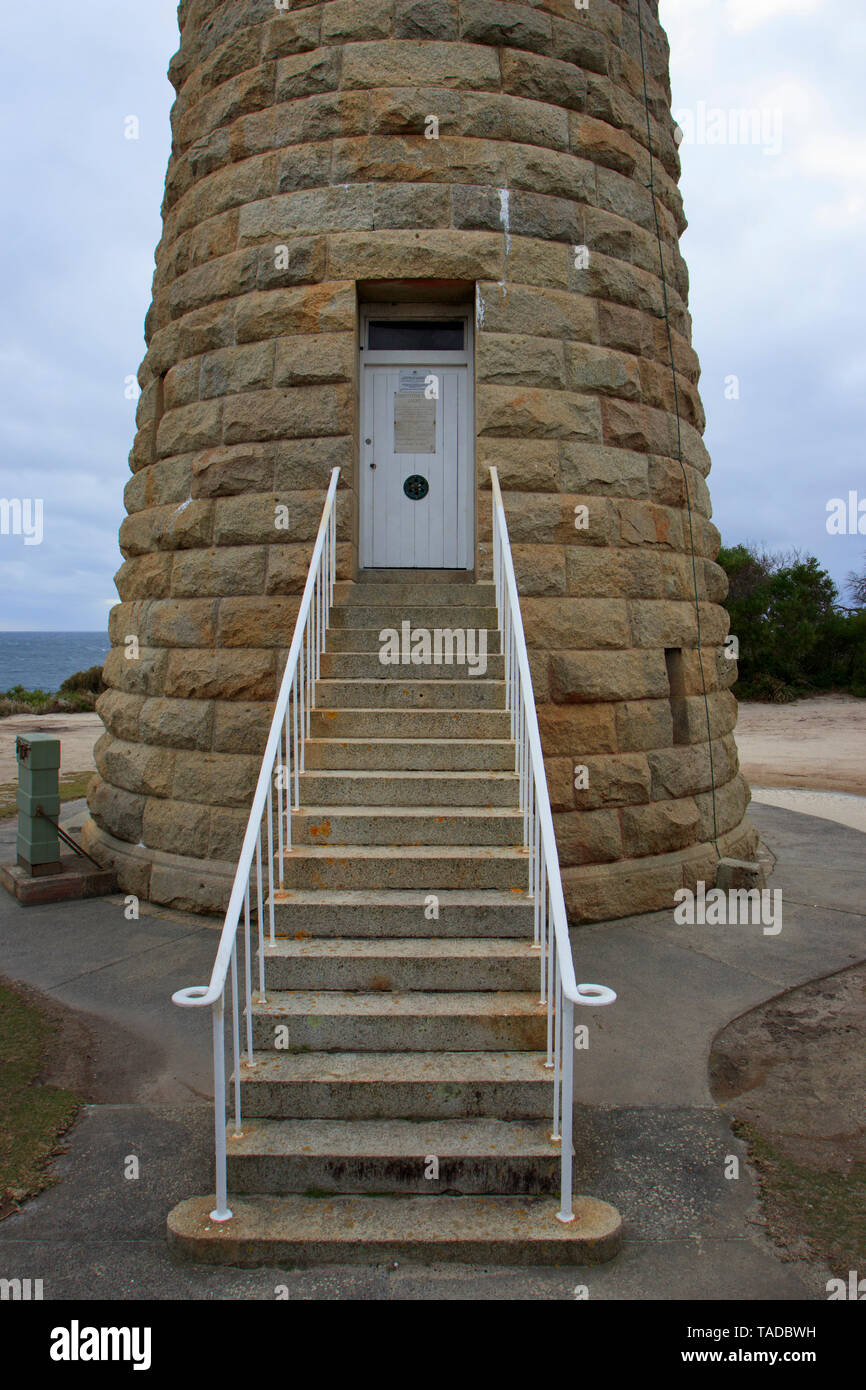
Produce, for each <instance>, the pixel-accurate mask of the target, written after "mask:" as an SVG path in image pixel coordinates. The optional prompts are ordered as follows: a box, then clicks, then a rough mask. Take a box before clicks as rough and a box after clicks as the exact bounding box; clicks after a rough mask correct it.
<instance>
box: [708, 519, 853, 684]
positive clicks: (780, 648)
mask: <svg viewBox="0 0 866 1390" xmlns="http://www.w3.org/2000/svg"><path fill="white" fill-rule="evenodd" d="M719 564H720V565H721V566H722V568H723V569H724V570H725V572H726V574H727V575H728V581H729V592H728V597H727V600H726V607H727V609H728V612H729V613H730V615H731V632H732V633H734V634H735V635H736V636H737V637H738V638H739V643H740V659H739V679H738V682H737V686H736V693H737V695H739V696H740V697H741V698H745V699H750V698H751V699H759V700H767V699H771V700H790V699H796V697H797V696H798V695H805V694H807V693H808V692H809V691H810V690H816V689H823V690H827V689H849V690H852V691H853V693H855V694H866V612H864V613H862V614H861V613H859V612H858V613H854V614H846V613H844V612H842V611H840V610H839V607H838V590H837V588H836V585H835V584H834V583H833V580H832V579H831V578H830V575H829V574H828V573H827V571H826V570H824V569H822V568H821V566H820V565H819V563H818V561H817V560H816V558H815V557H814V556H813V555H809V556H805V557H804V556H803V555H802V554H801V553H800V552H799V551H790V552H787V553H775V554H773V553H768V552H766V551H763V550H760V549H759V548H758V547H757V546H755V545H736V546H733V547H731V548H730V549H727V548H723V549H722V550H721V551H720V553H719ZM861 619H862V621H861Z"/></svg>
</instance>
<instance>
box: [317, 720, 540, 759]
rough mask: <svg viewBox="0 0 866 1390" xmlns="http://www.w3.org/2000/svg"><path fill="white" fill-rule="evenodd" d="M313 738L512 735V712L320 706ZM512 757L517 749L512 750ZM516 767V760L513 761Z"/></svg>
mask: <svg viewBox="0 0 866 1390" xmlns="http://www.w3.org/2000/svg"><path fill="white" fill-rule="evenodd" d="M310 733H311V736H312V737H313V738H330V739H335V738H384V739H395V740H400V739H406V740H407V741H412V740H414V739H418V738H436V739H447V738H457V739H483V738H490V739H508V738H510V737H511V716H510V715H509V714H508V713H507V712H506V711H505V710H476V709H469V708H467V707H466V706H461V707H460V708H459V710H453V709H452V710H440V709H418V710H410V709H406V710H391V709H367V708H362V707H360V706H356V707H355V708H354V709H337V708H331V709H325V708H323V707H321V706H320V708H319V709H317V710H313V711H311V714H310ZM511 756H512V759H513V757H514V753H513V752H512V754H511ZM511 766H512V767H513V766H514V764H513V762H512V763H511Z"/></svg>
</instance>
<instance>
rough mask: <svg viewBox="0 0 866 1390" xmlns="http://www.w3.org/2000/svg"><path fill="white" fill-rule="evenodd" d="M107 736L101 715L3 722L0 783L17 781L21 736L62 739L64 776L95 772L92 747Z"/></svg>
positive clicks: (28, 717)
mask: <svg viewBox="0 0 866 1390" xmlns="http://www.w3.org/2000/svg"><path fill="white" fill-rule="evenodd" d="M103 732H104V727H103V723H102V720H101V719H100V717H99V715H98V714H42V715H38V716H36V717H35V718H34V716H33V715H32V714H12V715H10V716H9V717H8V718H7V719H0V783H4V782H15V781H17V779H18V763H17V761H16V758H15V740H16V739H17V738H18V735H19V734H28V733H40V734H51V735H52V736H53V737H54V738H59V739H60V764H61V766H60V770H61V772H64V773H66V772H92V771H94V770H95V764H94V762H93V745H94V743H95V742H96V740H97V739H98V738H99V736H100V734H102V733H103Z"/></svg>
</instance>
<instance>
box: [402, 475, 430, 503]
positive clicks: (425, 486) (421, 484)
mask: <svg viewBox="0 0 866 1390" xmlns="http://www.w3.org/2000/svg"><path fill="white" fill-rule="evenodd" d="M403 491H404V492H405V494H406V496H407V497H408V498H409V500H410V501H411V502H420V501H421V498H422V497H426V496H427V493H428V492H429V491H430V484H429V483H428V481H427V479H426V478H422V477H421V474H420V473H413V474H411V476H410V477H408V478H407V479H406V481H405V483H404V484H403Z"/></svg>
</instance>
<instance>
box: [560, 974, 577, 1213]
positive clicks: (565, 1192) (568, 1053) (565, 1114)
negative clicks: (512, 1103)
mask: <svg viewBox="0 0 866 1390" xmlns="http://www.w3.org/2000/svg"><path fill="white" fill-rule="evenodd" d="M563 1005H564V1007H563V1010H562V1034H563V1036H562V1102H561V1110H562V1115H561V1117H560V1118H561V1124H562V1139H561V1143H562V1150H561V1153H560V1159H559V1161H560V1174H561V1179H560V1198H559V1211H558V1212H557V1214H556V1215H557V1220H558V1221H565V1222H568V1221H573V1220H574V1210H573V1208H572V1198H571V1182H572V1171H571V1170H572V1148H573V1145H572V1125H573V1120H574V1096H573V1089H574V1004H573V1003H572V1002H571V1000H570V999H566V998H565V997H563Z"/></svg>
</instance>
